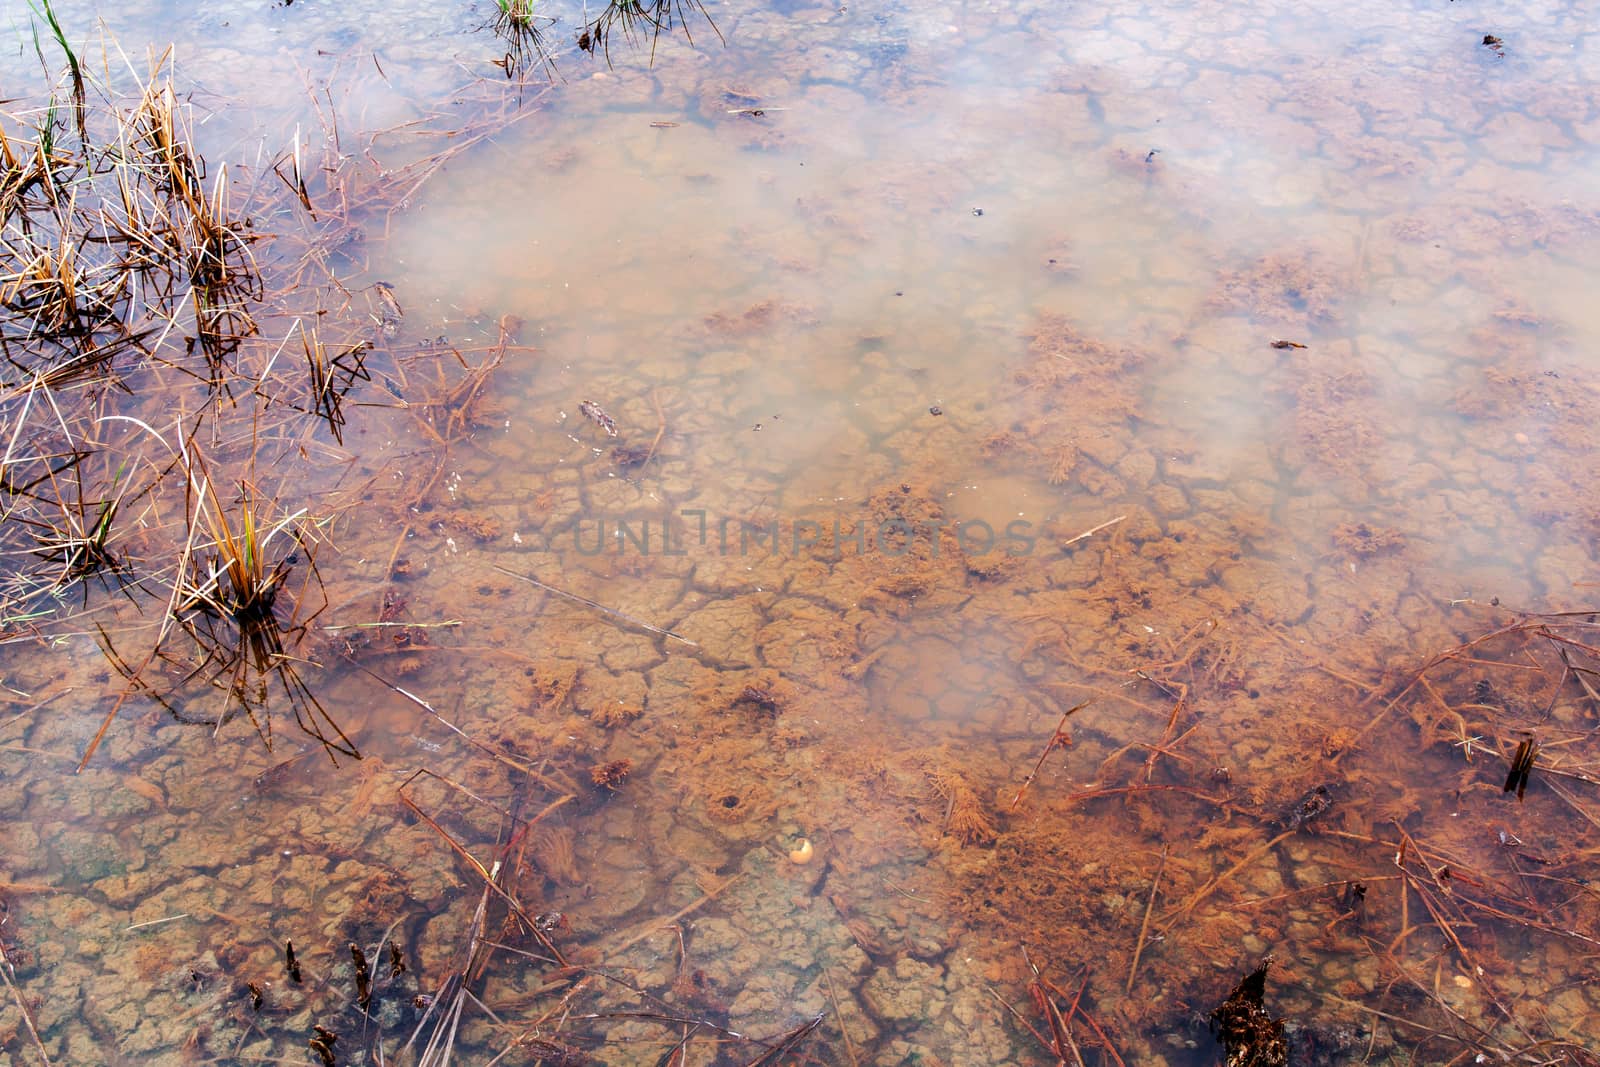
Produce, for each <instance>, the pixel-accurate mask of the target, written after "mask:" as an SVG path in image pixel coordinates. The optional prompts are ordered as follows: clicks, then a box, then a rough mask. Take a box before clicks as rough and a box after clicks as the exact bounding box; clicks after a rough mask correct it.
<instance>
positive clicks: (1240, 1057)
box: [1207, 956, 1289, 1067]
mask: <svg viewBox="0 0 1600 1067" xmlns="http://www.w3.org/2000/svg"><path fill="white" fill-rule="evenodd" d="M1271 965H1272V957H1271V956H1268V957H1267V958H1266V959H1264V960H1262V961H1261V966H1259V967H1257V968H1256V969H1255V970H1253V971H1251V972H1250V973H1249V974H1248V975H1246V976H1245V979H1244V981H1242V982H1240V983H1239V984H1238V985H1237V986H1236V987H1234V990H1233V992H1232V993H1229V994H1228V999H1227V1000H1224V1001H1223V1002H1222V1003H1221V1004H1220V1005H1218V1007H1217V1008H1216V1009H1215V1010H1214V1011H1212V1013H1211V1014H1210V1015H1209V1016H1207V1021H1209V1022H1210V1023H1211V1033H1212V1034H1213V1035H1214V1036H1215V1037H1216V1039H1217V1040H1218V1041H1220V1042H1222V1053H1223V1061H1222V1062H1223V1063H1224V1065H1225V1067H1288V1063H1289V1043H1288V1042H1287V1041H1286V1040H1285V1039H1284V1036H1283V1020H1282V1019H1274V1018H1273V1017H1272V1013H1271V1012H1269V1011H1267V1009H1266V1005H1265V1003H1264V1001H1265V999H1266V991H1267V968H1268V967H1269V966H1271Z"/></svg>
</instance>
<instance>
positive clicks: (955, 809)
mask: <svg viewBox="0 0 1600 1067" xmlns="http://www.w3.org/2000/svg"><path fill="white" fill-rule="evenodd" d="M928 781H929V783H930V784H932V786H933V791H934V792H935V793H937V794H938V795H939V796H940V797H942V798H943V799H944V801H945V818H944V828H943V831H942V833H943V834H946V835H948V836H950V837H954V838H956V839H957V840H959V841H960V842H961V843H962V844H963V845H992V844H994V841H995V838H996V837H998V836H999V831H998V830H997V829H996V828H995V825H994V823H993V822H992V821H991V820H990V819H989V815H988V813H987V812H985V811H984V810H983V801H981V800H979V799H978V794H977V793H974V792H973V791H972V787H971V786H969V785H968V784H967V780H966V779H965V778H963V777H961V775H959V774H957V773H956V772H955V771H951V770H948V769H944V768H936V769H934V770H930V771H929V772H928Z"/></svg>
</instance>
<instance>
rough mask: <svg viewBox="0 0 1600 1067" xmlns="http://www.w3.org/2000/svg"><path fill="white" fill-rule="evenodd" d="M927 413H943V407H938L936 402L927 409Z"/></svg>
mask: <svg viewBox="0 0 1600 1067" xmlns="http://www.w3.org/2000/svg"><path fill="white" fill-rule="evenodd" d="M928 414H929V415H943V414H944V408H942V407H940V406H939V405H938V404H935V405H933V407H931V408H929V409H928Z"/></svg>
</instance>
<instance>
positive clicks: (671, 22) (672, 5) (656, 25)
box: [578, 0, 722, 66]
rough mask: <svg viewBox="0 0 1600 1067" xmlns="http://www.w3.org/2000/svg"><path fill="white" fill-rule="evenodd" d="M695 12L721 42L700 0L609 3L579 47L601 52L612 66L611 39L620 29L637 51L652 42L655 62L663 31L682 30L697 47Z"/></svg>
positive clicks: (619, 0) (587, 28)
mask: <svg viewBox="0 0 1600 1067" xmlns="http://www.w3.org/2000/svg"><path fill="white" fill-rule="evenodd" d="M695 13H698V14H699V15H700V17H702V18H704V19H705V21H706V25H708V26H710V27H711V32H712V33H714V34H716V35H717V40H719V41H721V40H722V31H721V30H719V29H717V24H716V22H715V21H714V20H713V19H712V18H711V13H710V12H708V11H707V10H706V9H705V5H704V4H703V3H701V2H700V0H607V3H606V6H605V7H603V8H602V9H601V10H600V13H599V14H598V15H596V16H595V17H594V19H593V20H592V21H590V22H588V23H586V24H585V25H584V27H583V29H582V30H581V31H579V34H578V47H579V48H581V49H582V50H583V51H585V52H591V53H592V52H594V51H595V50H597V49H598V50H599V51H600V52H601V53H602V54H603V55H604V56H605V57H606V64H607V65H608V66H609V65H610V63H611V40H612V37H613V36H614V35H615V34H616V32H617V31H618V30H620V31H622V37H623V40H625V41H626V42H627V43H628V45H629V46H630V47H635V48H637V47H639V46H640V45H641V44H642V43H643V42H644V41H649V42H650V61H651V62H652V63H654V62H655V57H656V44H657V43H658V42H659V41H660V39H661V34H662V33H663V32H670V31H671V30H673V29H674V28H681V29H682V30H683V36H684V39H685V40H687V41H688V42H689V43H690V44H691V45H693V44H694V35H693V33H692V32H691V31H690V29H689V26H690V23H691V22H692V21H693V20H692V18H691V16H692V15H694V14H695Z"/></svg>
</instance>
